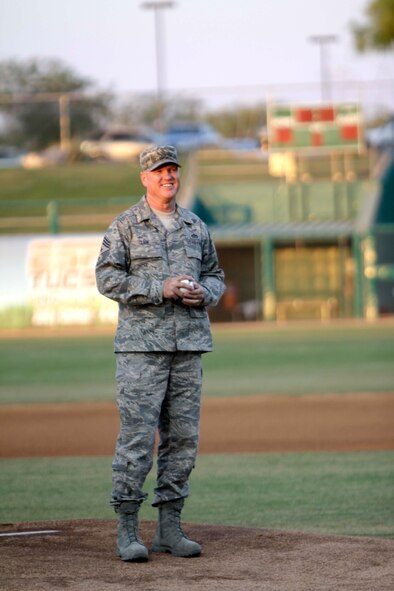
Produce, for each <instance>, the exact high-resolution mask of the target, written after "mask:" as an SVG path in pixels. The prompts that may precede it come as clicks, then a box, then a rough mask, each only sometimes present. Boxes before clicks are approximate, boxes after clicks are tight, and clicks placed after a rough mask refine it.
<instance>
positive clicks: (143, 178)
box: [140, 171, 148, 188]
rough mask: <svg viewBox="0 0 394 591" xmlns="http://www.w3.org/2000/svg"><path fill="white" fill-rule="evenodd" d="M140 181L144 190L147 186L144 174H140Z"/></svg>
mask: <svg viewBox="0 0 394 591" xmlns="http://www.w3.org/2000/svg"><path fill="white" fill-rule="evenodd" d="M140 179H141V183H142V184H143V186H144V187H145V188H146V187H147V186H148V180H147V177H146V172H145V171H144V172H140Z"/></svg>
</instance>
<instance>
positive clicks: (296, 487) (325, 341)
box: [0, 322, 394, 538]
mask: <svg viewBox="0 0 394 591" xmlns="http://www.w3.org/2000/svg"><path fill="white" fill-rule="evenodd" d="M213 332H214V341H215V352H214V353H212V354H209V355H205V356H204V395H205V396H221V397H224V396H236V395H239V396H242V395H248V394H261V395H265V394H277V395H281V394H293V395H299V394H302V393H318V394H322V395H324V393H344V394H345V393H346V392H375V393H376V394H379V392H392V391H393V390H394V388H393V386H394V363H393V361H394V331H393V324H392V322H387V323H385V322H379V323H375V324H368V323H361V322H360V323H358V322H355V323H350V324H349V323H348V324H346V325H341V324H339V323H338V324H326V325H325V324H318V323H311V324H309V325H308V324H304V325H298V324H297V323H292V324H290V325H284V326H277V325H272V326H268V325H255V326H253V328H251V327H250V326H249V327H246V326H245V327H241V328H238V329H236V328H235V327H231V326H230V325H227V326H219V325H217V326H214V327H213ZM50 334H51V332H50V331H48V334H47V336H40V337H29V338H27V337H26V338H9V337H8V338H5V336H4V337H3V338H0V400H1V402H2V403H3V404H4V403H22V402H29V403H35V402H60V401H61V402H67V401H78V400H79V401H94V400H110V399H113V398H114V395H115V394H114V392H115V386H114V369H115V362H114V356H113V354H112V341H113V338H112V336H98V335H95V334H89V333H86V335H84V336H81V337H78V338H76V337H73V336H71V335H70V333H68V332H67V331H65V332H64V334H63V335H61V334H58V335H57V336H54V335H53V336H50ZM0 410H1V409H0ZM0 416H1V415H0ZM38 428H39V427H38ZM110 480H111V458H110V457H104V458H103V457H95V458H29V459H3V460H1V461H0V498H1V504H0V521H1V522H2V523H10V522H21V521H33V520H54V519H73V518H74V519H76V518H89V517H92V518H113V517H114V515H113V513H112V510H111V508H110V507H109V505H108V500H109V495H110V485H111V483H110ZM153 487H154V473H151V474H150V475H149V477H148V480H147V487H146V489H147V492H150V493H151V492H152V490H153ZM393 491H394V452H391V451H374V452H356V453H287V454H279V453H274V454H234V455H231V456H230V455H206V456H203V455H200V456H199V458H198V461H197V466H196V470H195V471H194V473H193V475H192V479H191V497H190V500H189V502H188V503H187V506H186V510H185V520H187V521H190V522H195V523H217V524H228V525H244V526H251V527H252V526H253V527H270V528H280V529H287V530H299V531H305V532H322V533H324V532H326V533H335V534H349V535H368V536H383V537H392V538H394V502H393V501H394V498H393V496H394V493H393ZM150 497H151V498H152V495H150ZM141 515H142V518H143V519H155V518H156V512H155V511H154V510H153V509H152V508H151V507H150V505H149V504H148V503H145V504H144V506H143V509H142V514H141Z"/></svg>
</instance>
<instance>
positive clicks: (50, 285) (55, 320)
mask: <svg viewBox="0 0 394 591" xmlns="http://www.w3.org/2000/svg"><path fill="white" fill-rule="evenodd" d="M101 240H102V237H101V236H71V237H56V238H54V237H48V238H38V239H35V240H32V241H31V242H30V243H29V246H28V251H27V275H28V283H29V301H30V304H31V306H32V309H33V318H32V323H33V325H36V326H54V325H66V324H74V325H75V324H95V323H97V324H99V323H107V322H116V319H117V305H116V304H115V303H114V302H112V301H111V300H108V299H107V298H103V297H102V296H101V295H100V294H99V293H98V291H97V288H96V281H95V264H96V260H97V256H98V253H99V250H100V246H101Z"/></svg>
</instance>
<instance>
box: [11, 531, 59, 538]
mask: <svg viewBox="0 0 394 591" xmlns="http://www.w3.org/2000/svg"><path fill="white" fill-rule="evenodd" d="M58 533H60V529H41V530H35V531H13V532H6V533H4V534H0V538H5V537H13V536H45V535H48V534H58Z"/></svg>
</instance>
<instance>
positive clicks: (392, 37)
mask: <svg viewBox="0 0 394 591" xmlns="http://www.w3.org/2000/svg"><path fill="white" fill-rule="evenodd" d="M365 12H366V18H367V23H364V24H359V23H352V25H351V28H352V32H353V40H354V44H355V47H356V49H357V50H358V51H360V52H363V51H367V50H371V49H376V50H378V51H379V50H380V51H381V50H384V49H389V48H392V47H393V43H394V0H371V2H370V3H369V4H368V6H367V8H366V10H365Z"/></svg>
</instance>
